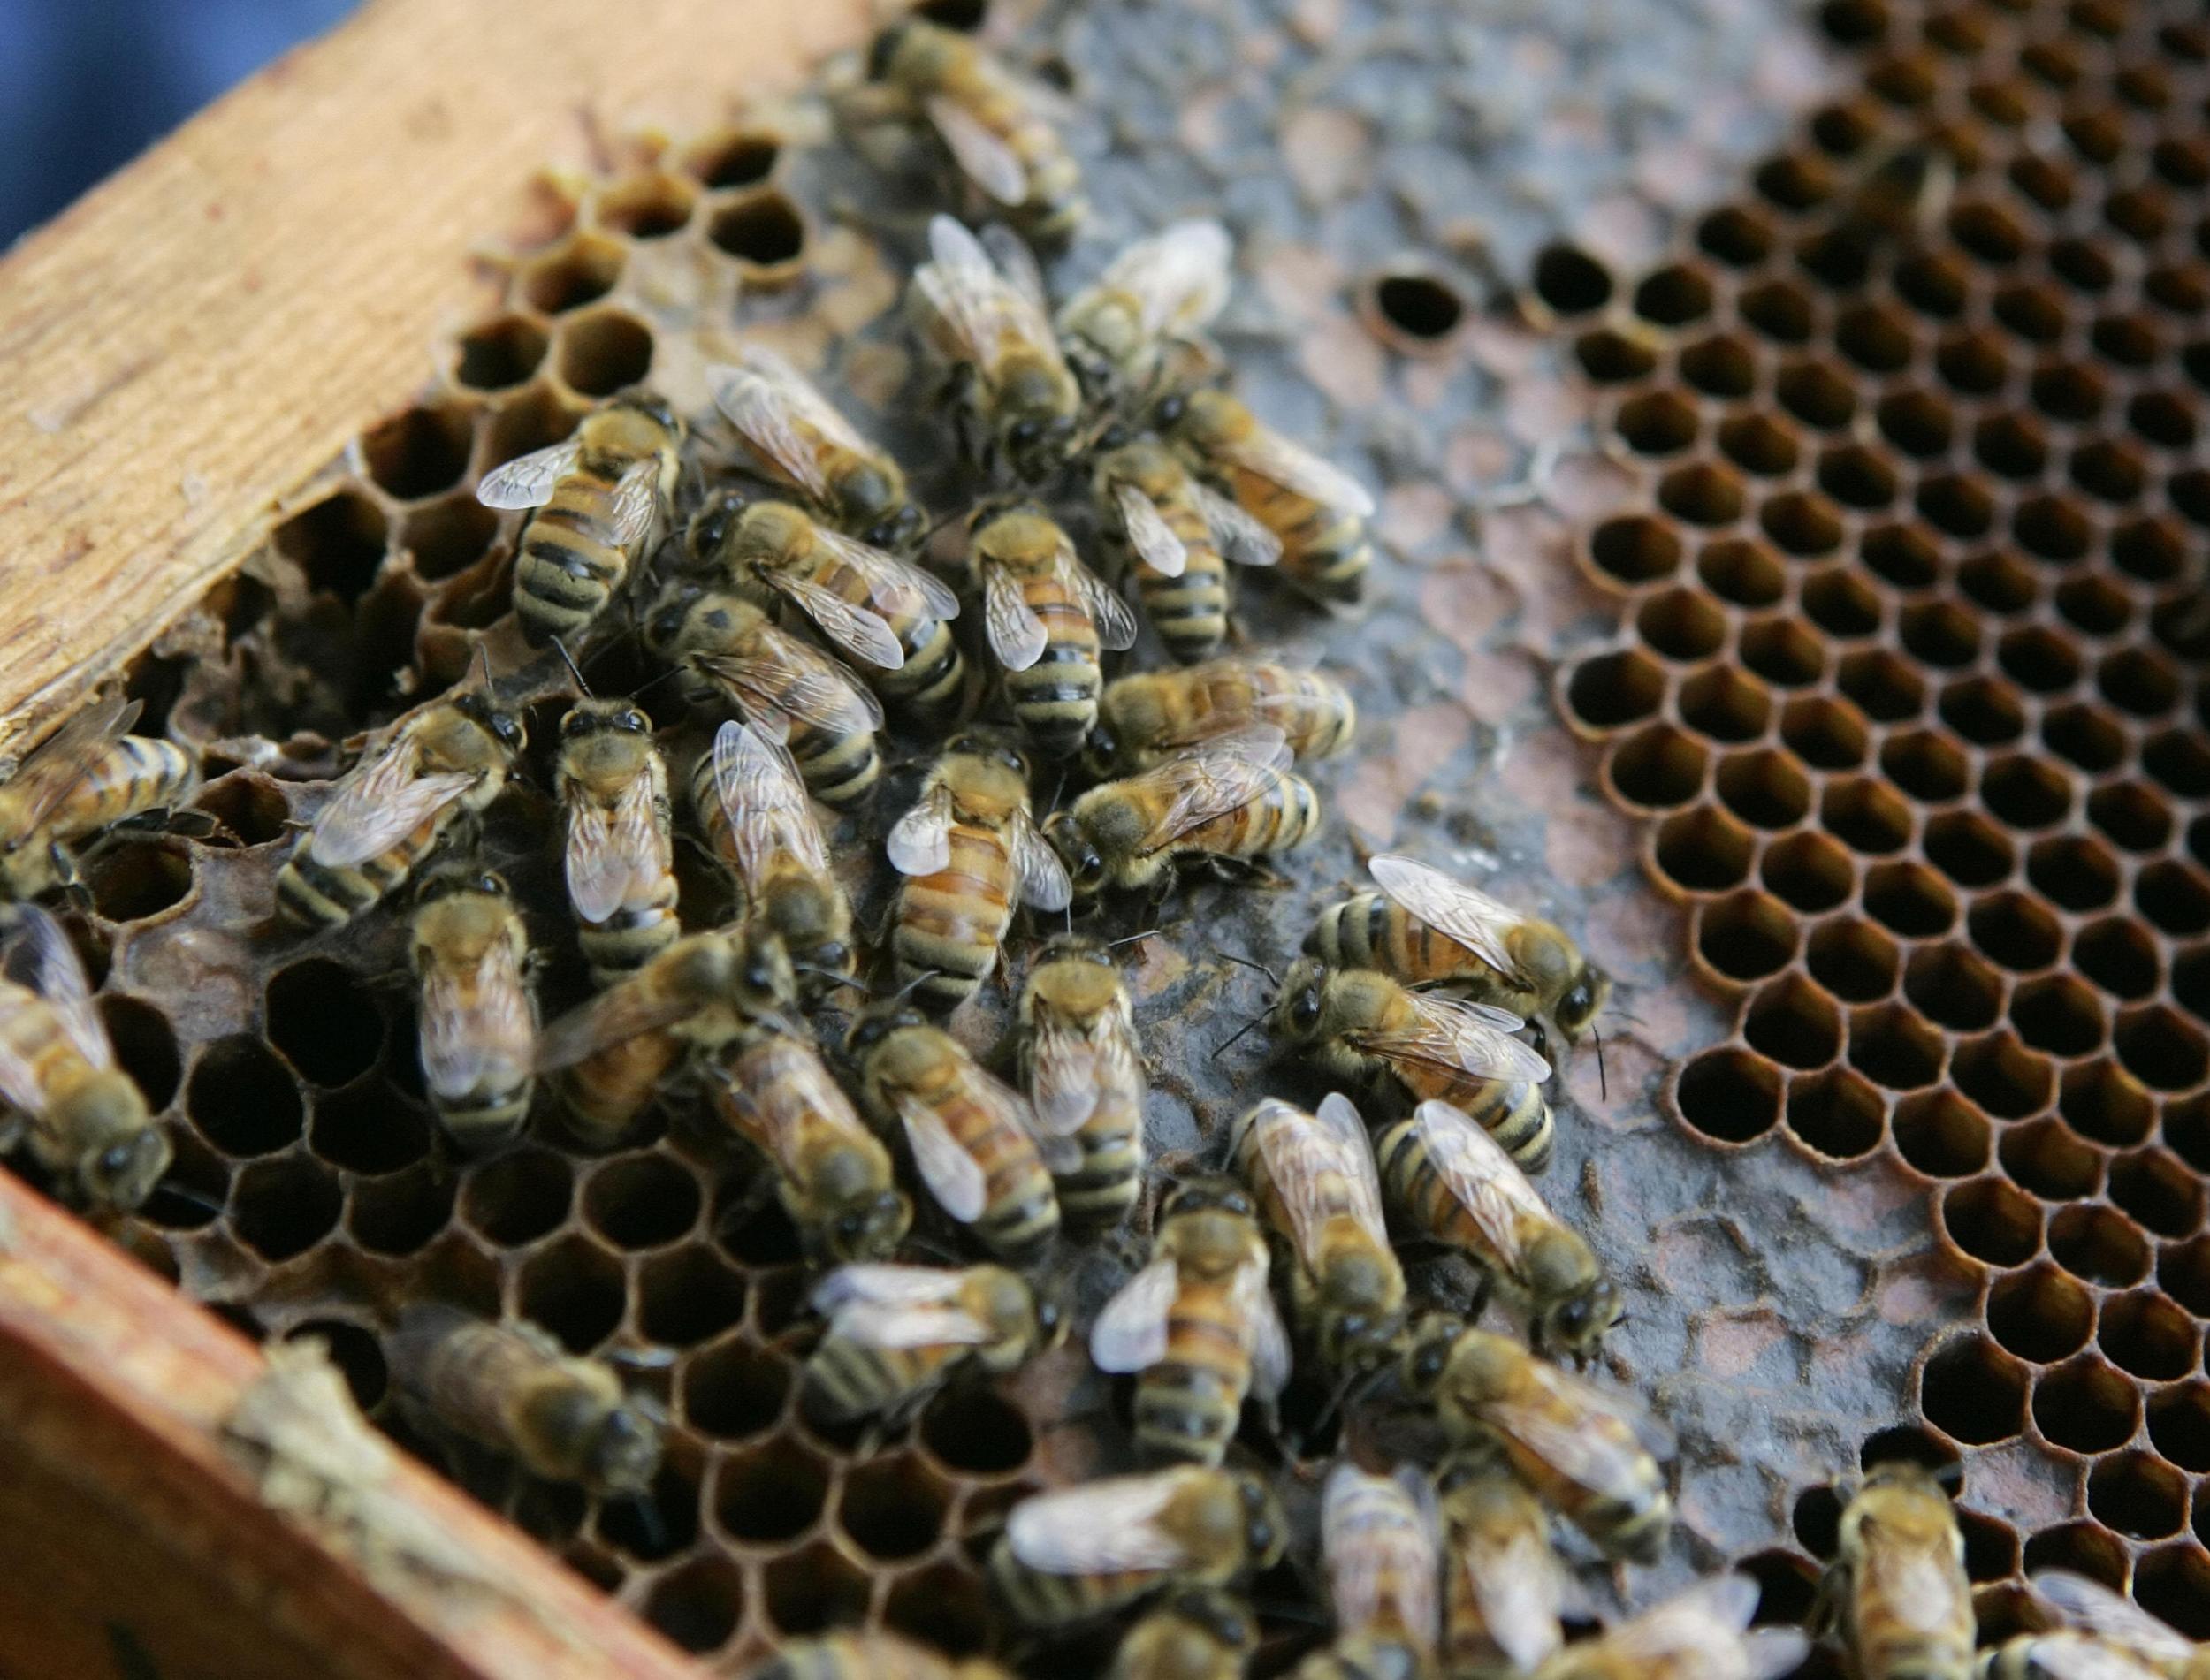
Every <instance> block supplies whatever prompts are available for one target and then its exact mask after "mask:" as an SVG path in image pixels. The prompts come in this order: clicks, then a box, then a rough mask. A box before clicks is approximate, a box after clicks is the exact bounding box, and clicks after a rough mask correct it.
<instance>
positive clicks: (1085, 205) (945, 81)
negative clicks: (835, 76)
mask: <svg viewBox="0 0 2210 1680" xmlns="http://www.w3.org/2000/svg"><path fill="white" fill-rule="evenodd" d="M867 79H868V80H869V81H870V82H872V83H873V84H874V85H875V86H876V87H880V88H883V89H886V90H888V92H889V93H890V94H891V95H894V96H895V99H896V100H897V102H898V103H900V104H901V105H903V107H904V108H905V109H906V110H908V111H909V112H910V113H911V117H912V118H914V119H915V120H918V121H926V123H927V125H928V126H929V127H930V128H931V129H932V130H933V131H934V133H935V135H936V138H937V139H938V140H940V141H942V142H943V146H944V149H945V150H946V151H947V152H949V154H950V155H951V159H952V162H953V163H956V164H957V165H958V168H959V172H960V173H961V174H962V175H963V176H964V177H965V178H966V179H968V180H970V181H972V182H973V183H974V184H975V186H978V187H979V188H980V189H981V190H982V192H983V194H985V196H987V198H988V200H989V201H990V202H991V204H992V205H993V206H994V207H995V208H996V209H998V210H1001V211H1002V212H1003V213H1004V215H1005V216H1006V217H1009V218H1010V219H1011V220H1012V221H1013V222H1015V223H1017V224H1018V225H1019V226H1020V228H1021V230H1022V232H1025V233H1026V234H1027V235H1028V237H1029V238H1031V239H1035V240H1036V241H1038V242H1039V243H1040V244H1046V245H1057V244H1063V243H1064V242H1065V241H1066V240H1067V239H1070V238H1071V237H1072V236H1073V233H1074V231H1075V229H1077V228H1078V227H1079V226H1080V225H1081V224H1082V219H1083V217H1085V216H1086V215H1088V213H1089V201H1088V200H1087V199H1086V198H1085V197H1083V195H1082V171H1081V167H1080V166H1079V165H1078V164H1077V163H1075V161H1074V157H1073V155H1072V154H1071V153H1070V152H1069V151H1068V150H1067V148H1066V142H1065V141H1063V140H1062V139H1061V138H1060V136H1059V131H1058V130H1057V129H1056V128H1055V127H1054V126H1053V125H1052V124H1051V121H1050V119H1049V118H1048V117H1047V116H1046V115H1045V114H1044V110H1043V105H1044V103H1045V98H1044V95H1042V94H1041V92H1040V90H1039V89H1036V88H1033V87H1030V86H1028V85H1027V84H1026V83H1025V82H1024V81H1023V80H1021V79H1020V78H1019V77H1017V76H1016V75H1015V74H1014V73H1013V72H1011V71H1010V70H1009V69H1008V68H1007V67H1006V66H1005V65H1004V64H1003V63H1002V61H1001V60H1000V59H999V58H998V57H997V56H996V55H995V54H994V53H993V52H991V51H990V50H989V49H987V47H984V46H983V45H982V44H981V43H980V42H977V41H975V40H973V39H972V37H970V36H967V35H964V34H959V33H958V32H957V31H956V30H951V29H946V28H943V27H940V26H938V25H936V24H933V23H929V22H927V21H926V20H925V19H919V18H906V19H901V20H900V21H898V22H896V23H894V24H892V25H891V26H890V27H888V28H887V29H885V30H884V31H883V32H882V33H881V34H879V35H877V36H876V37H875V39H874V43H873V46H871V47H870V48H869V49H868V51H867Z"/></svg>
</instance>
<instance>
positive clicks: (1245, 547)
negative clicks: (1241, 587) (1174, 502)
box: [1190, 478, 1282, 566]
mask: <svg viewBox="0 0 2210 1680" xmlns="http://www.w3.org/2000/svg"><path fill="white" fill-rule="evenodd" d="M1190 495H1191V498H1193V500H1194V501H1195V502H1196V504H1197V511H1198V513H1200V514H1202V515H1203V517H1204V521H1205V528H1206V529H1208V530H1209V531H1210V532H1211V533H1212V539H1213V541H1214V542H1215V543H1216V544H1219V545H1220V551H1221V552H1222V553H1223V554H1224V555H1226V556H1227V557H1228V558H1229V559H1231V560H1233V561H1234V562H1235V563H1236V564H1237V565H1238V566H1272V565H1275V564H1276V563H1277V562H1278V561H1279V560H1280V559H1281V558H1282V539H1281V538H1280V537H1278V536H1275V535H1274V533H1273V532H1271V531H1269V529H1267V528H1266V527H1265V526H1264V525H1262V524H1261V523H1260V522H1259V521H1257V520H1256V519H1254V518H1253V517H1252V516H1251V515H1250V514H1248V513H1245V512H1244V511H1243V510H1242V509H1241V508H1240V507H1238V506H1236V505H1235V503H1233V502H1231V501H1230V500H1229V499H1228V498H1226V497H1225V496H1223V495H1222V494H1221V493H1220V492H1219V491H1218V490H1214V489H1213V488H1212V487H1211V486H1210V485H1208V484H1200V483H1198V482H1197V481H1196V480H1195V479H1194V478H1193V479H1191V480H1190Z"/></svg>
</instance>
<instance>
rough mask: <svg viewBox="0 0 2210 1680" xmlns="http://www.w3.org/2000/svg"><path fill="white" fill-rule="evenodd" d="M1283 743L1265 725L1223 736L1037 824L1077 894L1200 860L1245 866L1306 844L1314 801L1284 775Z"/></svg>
mask: <svg viewBox="0 0 2210 1680" xmlns="http://www.w3.org/2000/svg"><path fill="white" fill-rule="evenodd" d="M1288 764H1289V745H1288V742H1287V741H1284V739H1283V736H1282V732H1281V731H1280V730H1278V729H1276V728H1274V727H1273V726H1270V725H1258V726H1253V727H1251V728H1247V729H1242V730H1238V731H1236V732H1235V733H1233V734H1227V735H1223V736H1221V737H1220V738H1219V739H1217V740H1215V741H1208V742H1206V743H1205V744H1204V745H1202V746H1200V747H1193V748H1192V749H1189V750H1188V751H1186V752H1183V753H1178V754H1177V755H1176V756H1174V757H1172V758H1169V759H1167V760H1165V761H1164V762H1163V763H1161V764H1155V765H1153V766H1152V767H1151V768H1150V769H1148V770H1144V771H1139V772H1136V773H1135V774H1134V775H1132V776H1127V777H1124V778H1122V779H1120V780H1118V781H1109V782H1104V783H1101V785H1099V786H1098V787H1093V788H1091V789H1090V790H1089V791H1088V792H1087V793H1086V794H1083V795H1082V796H1081V797H1080V798H1079V799H1078V800H1076V801H1075V802H1074V803H1073V805H1072V806H1071V808H1070V809H1068V810H1063V811H1059V812H1057V813H1055V815H1053V816H1052V817H1051V818H1050V819H1049V820H1048V822H1046V823H1045V825H1044V835H1045V838H1046V839H1048V840H1050V841H1051V843H1052V844H1053V845H1054V846H1055V847H1056V848H1058V852H1059V855H1060V856H1061V857H1062V858H1063V859H1064V860H1065V862H1066V865H1067V872H1068V874H1069V875H1070V876H1071V878H1072V879H1073V885H1074V892H1075V894H1076V896H1078V897H1080V898H1090V897H1094V896H1095V895H1096V894H1097V893H1100V892H1102V891H1103V890H1104V889H1105V888H1107V887H1116V888H1119V889H1121V890H1123V891H1130V892H1132V891H1134V890H1136V889H1138V888H1140V887H1146V886H1148V887H1152V888H1153V889H1154V890H1155V892H1157V893H1160V894H1161V895H1163V893H1164V891H1165V890H1166V888H1167V887H1168V886H1170V885H1171V882H1172V873H1171V871H1173V870H1176V869H1177V867H1179V866H1183V865H1185V864H1187V863H1193V862H1194V861H1196V860H1197V859H1199V858H1210V859H1212V860H1215V862H1216V863H1247V862H1249V861H1250V860H1252V859H1254V858H1257V857H1261V856H1263V855H1266V854H1268V853H1270V852H1285V851H1289V850H1291V849H1292V848H1295V847H1299V846H1301V845H1303V844H1304V843H1305V841H1307V840H1310V839H1311V838H1312V836H1313V835H1314V834H1315V832H1317V831H1318V829H1319V826H1320V795H1319V794H1316V793H1315V792H1314V791H1313V787H1312V784H1311V783H1310V782H1308V781H1307V780H1305V779H1304V778H1302V777H1301V776H1292V775H1291V774H1290V773H1289V770H1288Z"/></svg>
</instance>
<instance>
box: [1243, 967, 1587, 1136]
mask: <svg viewBox="0 0 2210 1680" xmlns="http://www.w3.org/2000/svg"><path fill="white" fill-rule="evenodd" d="M1520 1024H1521V1022H1520V1018H1519V1017H1518V1016H1517V1015H1509V1014H1507V1013H1505V1011H1504V1010H1501V1009H1497V1008H1494V1007H1490V1005H1488V1004H1482V1003H1466V1002H1462V1001H1460V1000H1458V999H1456V998H1446V997H1441V996H1438V995H1436V994H1435V993H1433V992H1414V991H1411V990H1409V989H1407V988H1406V987H1405V986H1403V985H1400V984H1398V983H1397V982H1396V981H1394V980H1392V979H1391V978H1390V977H1388V976H1387V975H1385V974H1379V973H1376V972H1375V971H1374V970H1373V969H1328V968H1326V967H1324V966H1323V965H1322V964H1321V963H1320V962H1316V961H1315V960H1314V959H1313V958H1311V957H1304V958H1300V959H1299V961H1298V962H1296V963H1294V964H1293V965H1292V967H1291V969H1290V970H1289V973H1288V974H1287V975H1286V976H1284V978H1283V981H1282V987H1281V992H1280V994H1279V995H1278V996H1277V997H1276V999H1275V1001H1274V1007H1272V1008H1271V1009H1270V1010H1269V1012H1268V1014H1267V1025H1268V1028H1269V1030H1270V1031H1271V1032H1272V1033H1273V1034H1274V1036H1275V1037H1276V1039H1278V1040H1279V1041H1280V1042H1281V1043H1283V1044H1284V1045H1293V1046H1295V1047H1296V1048H1297V1049H1299V1050H1301V1051H1303V1052H1304V1053H1306V1054H1307V1055H1308V1056H1310V1057H1311V1058H1312V1059H1313V1060H1315V1062H1316V1063H1318V1065H1319V1066H1320V1067H1321V1068H1322V1070H1323V1071H1325V1072H1327V1073H1329V1074H1330V1075H1332V1076H1335V1077H1336V1078H1338V1079H1344V1080H1362V1081H1365V1082H1367V1083H1371V1084H1375V1085H1379V1086H1385V1087H1388V1088H1392V1089H1394V1090H1396V1091H1399V1092H1401V1093H1403V1094H1404V1095H1406V1096H1407V1097H1409V1098H1411V1100H1412V1101H1414V1102H1415V1103H1419V1102H1430V1101H1432V1102H1446V1103H1450V1104H1452V1105H1453V1106H1457V1107H1459V1108H1462V1109H1464V1110H1465V1111H1466V1112H1467V1114H1471V1115H1472V1116H1473V1117H1474V1119H1475V1121H1478V1122H1479V1123H1480V1125H1481V1127H1482V1129H1483V1130H1484V1131H1486V1132H1487V1133H1488V1134H1489V1135H1490V1136H1491V1137H1493V1138H1495V1139H1496V1140H1497V1144H1499V1145H1500V1146H1501V1147H1502V1148H1503V1150H1504V1152H1505V1154H1507V1155H1509V1156H1510V1157H1511V1158H1512V1159H1513V1160H1514V1161H1515V1162H1517V1163H1518V1164H1519V1167H1520V1170H1521V1171H1523V1172H1527V1173H1539V1172H1541V1171H1542V1170H1543V1167H1547V1166H1549V1165H1550V1157H1551V1139H1552V1132H1553V1128H1552V1126H1551V1113H1550V1104H1549V1103H1548V1102H1546V1101H1545V1100H1544V1099H1543V1092H1542V1089H1541V1088H1542V1083H1543V1081H1544V1080H1546V1079H1548V1078H1549V1077H1550V1063H1548V1062H1547V1061H1545V1060H1543V1058H1542V1057H1541V1056H1539V1055H1537V1054H1536V1053H1535V1052H1534V1051H1533V1050H1530V1049H1529V1048H1528V1046H1527V1045H1523V1044H1521V1043H1520V1041H1519V1040H1518V1039H1517V1038H1513V1037H1512V1034H1513V1032H1515V1031H1517V1030H1519V1028H1520Z"/></svg>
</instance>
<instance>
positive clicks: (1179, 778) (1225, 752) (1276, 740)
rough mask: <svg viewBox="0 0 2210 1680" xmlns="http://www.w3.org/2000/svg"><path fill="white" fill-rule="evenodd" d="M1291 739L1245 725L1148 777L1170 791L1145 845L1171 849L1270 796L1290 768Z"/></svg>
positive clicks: (1264, 727)
mask: <svg viewBox="0 0 2210 1680" xmlns="http://www.w3.org/2000/svg"><path fill="white" fill-rule="evenodd" d="M1288 755H1289V740H1288V737H1287V736H1285V735H1284V734H1282V732H1281V731H1280V730H1278V729H1276V728H1274V727H1273V726H1271V725H1267V724H1256V725H1250V726H1246V727H1244V728H1242V729H1238V730H1236V731H1234V732H1233V733H1231V734H1225V735H1222V736H1219V737H1217V738H1215V739H1214V740H1212V741H1207V742H1206V743H1205V744H1204V745H1203V746H1201V747H1198V748H1196V749H1193V750H1192V751H1189V752H1186V753H1184V754H1182V755H1181V756H1178V757H1175V758H1170V759H1169V760H1167V761H1166V762H1165V763H1164V764H1160V765H1158V766H1157V767H1155V769H1152V770H1148V771H1146V772H1143V774H1144V775H1145V776H1146V777H1149V778H1156V779H1159V780H1160V781H1161V782H1162V784H1163V785H1164V786H1165V787H1168V788H1170V789H1171V796H1170V799H1169V801H1168V802H1167V807H1166V810H1164V812H1163V813H1162V815H1161V816H1160V817H1159V819H1158V820H1157V821H1156V822H1155V823H1154V824H1153V825H1152V827H1151V832H1149V833H1148V834H1147V835H1146V836H1145V837H1144V839H1143V841H1142V845H1143V847H1144V848H1145V849H1147V850H1155V849H1157V848H1161V847H1164V846H1169V845H1171V844H1172V843H1173V842H1174V841H1176V840H1179V839H1180V838H1181V837H1182V836H1183V835H1185V834H1186V833H1188V832H1191V831H1192V830H1193V829H1196V828H1201V827H1202V826H1203V825H1205V824H1207V823H1209V822H1212V821H1213V820H1215V818H1217V817H1225V816H1227V815H1228V814H1229V813H1230V812H1231V811H1235V810H1241V809H1242V808H1243V807H1244V806H1246V805H1247V804H1249V803H1251V802H1253V801H1254V800H1255V799H1258V798H1260V797H1261V796H1262V795H1264V794H1267V793H1269V792H1270V791H1271V790H1272V789H1273V787H1275V785H1276V783H1277V782H1278V781H1279V780H1280V779H1281V774H1282V772H1283V770H1284V768H1285V767H1286V766H1287V764H1288V763H1289V756H1288Z"/></svg>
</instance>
